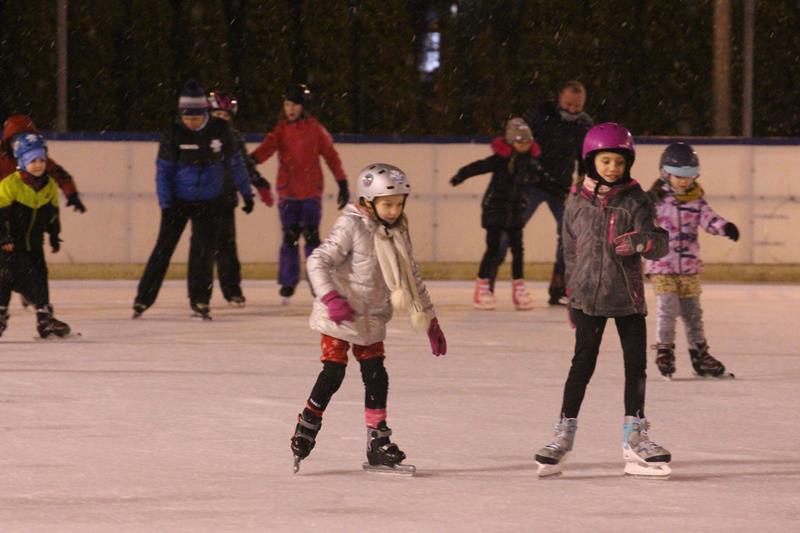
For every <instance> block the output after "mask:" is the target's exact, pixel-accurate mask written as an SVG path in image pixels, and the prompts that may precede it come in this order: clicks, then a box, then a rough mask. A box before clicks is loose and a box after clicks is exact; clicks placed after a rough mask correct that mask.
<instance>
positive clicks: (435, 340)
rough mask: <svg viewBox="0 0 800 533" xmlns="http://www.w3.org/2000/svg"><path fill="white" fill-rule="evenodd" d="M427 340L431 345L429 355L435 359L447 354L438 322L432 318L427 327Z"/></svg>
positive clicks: (445, 340)
mask: <svg viewBox="0 0 800 533" xmlns="http://www.w3.org/2000/svg"><path fill="white" fill-rule="evenodd" d="M428 340H429V341H430V343H431V353H432V354H433V355H435V356H436V357H439V356H440V355H445V354H446V353H447V339H445V338H444V333H443V332H442V328H441V327H439V320H438V319H437V318H434V319H433V320H431V324H430V325H429V326H428Z"/></svg>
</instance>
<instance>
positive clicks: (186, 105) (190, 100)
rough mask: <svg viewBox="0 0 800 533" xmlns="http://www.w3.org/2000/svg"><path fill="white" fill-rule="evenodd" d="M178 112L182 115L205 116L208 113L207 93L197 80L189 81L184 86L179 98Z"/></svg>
mask: <svg viewBox="0 0 800 533" xmlns="http://www.w3.org/2000/svg"><path fill="white" fill-rule="evenodd" d="M178 112H179V113H180V114H181V115H205V114H206V113H207V112H208V98H206V92H205V91H204V90H203V88H202V87H200V84H199V83H197V81H196V80H189V81H187V82H186V84H185V85H184V86H183V89H182V90H181V95H180V97H179V98H178Z"/></svg>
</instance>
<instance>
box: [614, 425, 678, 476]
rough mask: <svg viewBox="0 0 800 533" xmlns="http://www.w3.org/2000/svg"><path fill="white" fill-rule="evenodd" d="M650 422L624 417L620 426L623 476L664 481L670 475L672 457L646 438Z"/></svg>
mask: <svg viewBox="0 0 800 533" xmlns="http://www.w3.org/2000/svg"><path fill="white" fill-rule="evenodd" d="M649 427H650V422H648V421H647V419H646V418H639V417H637V416H626V417H625V421H624V425H623V426H622V458H623V459H625V474H626V475H629V476H635V477H652V478H656V479H658V478H660V479H666V478H667V477H669V475H670V474H671V473H672V470H671V469H670V467H669V465H668V464H667V463H669V462H670V461H671V460H672V455H671V454H670V453H669V452H668V451H667V450H666V449H665V448H663V447H662V446H659V445H658V444H656V443H655V442H653V441H651V440H650V438H649V437H648V436H647V430H648V428H649Z"/></svg>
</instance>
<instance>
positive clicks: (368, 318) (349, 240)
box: [306, 204, 436, 346]
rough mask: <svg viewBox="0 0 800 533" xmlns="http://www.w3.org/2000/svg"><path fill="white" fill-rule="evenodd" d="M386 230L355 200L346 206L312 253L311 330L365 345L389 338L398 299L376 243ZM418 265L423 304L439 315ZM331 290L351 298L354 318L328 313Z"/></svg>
mask: <svg viewBox="0 0 800 533" xmlns="http://www.w3.org/2000/svg"><path fill="white" fill-rule="evenodd" d="M382 229H383V226H382V225H381V224H379V223H377V222H375V221H374V220H373V219H372V218H371V217H370V215H369V214H367V213H365V212H363V211H362V210H360V209H359V208H357V207H356V206H354V205H352V204H350V205H348V206H347V207H345V208H344V210H342V215H341V216H340V217H339V219H338V220H337V221H336V223H335V224H334V225H333V228H332V229H331V232H330V234H328V237H327V238H326V239H325V241H323V243H322V244H321V245H320V246H318V247H317V248H316V249H315V250H314V252H313V253H312V254H311V255H310V256H309V257H308V260H307V261H306V269H307V270H308V279H309V280H310V282H311V286H312V287H313V289H314V293H315V294H316V299H315V300H314V307H313V309H312V311H311V317H310V318H309V325H310V326H311V329H313V330H314V331H319V332H320V333H323V334H325V335H328V336H331V337H335V338H337V339H341V340H344V341H347V342H349V343H352V344H359V345H362V346H367V345H370V344H374V343H376V342H379V341H382V340H383V339H384V338H386V324H387V323H388V322H389V320H390V319H391V318H392V303H391V301H390V299H389V289H388V287H387V286H386V282H384V280H383V274H382V273H381V267H380V265H379V264H378V257H377V255H376V254H375V245H374V238H375V232H377V231H381V230H382ZM409 241H410V240H409ZM412 270H413V272H414V279H415V280H416V282H417V290H418V291H419V296H420V299H421V300H422V305H423V309H424V311H425V313H426V314H427V315H428V317H429V318H431V319H433V318H434V317H435V316H436V314H435V312H434V309H433V304H432V303H431V298H430V295H429V294H428V290H427V289H426V288H425V284H424V283H423V282H422V277H421V276H420V272H419V266H418V265H417V263H416V261H414V260H413V259H412ZM330 291H336V292H338V293H339V294H340V295H341V296H343V297H344V298H346V299H347V301H348V303H349V304H350V305H351V306H352V308H353V309H354V310H355V312H356V315H355V319H354V320H353V321H352V322H342V323H341V324H338V325H337V324H336V323H335V322H333V321H332V320H331V319H330V318H329V317H328V308H327V307H326V306H325V304H324V303H322V301H321V298H322V297H323V296H325V295H326V294H328V293H329V292H330Z"/></svg>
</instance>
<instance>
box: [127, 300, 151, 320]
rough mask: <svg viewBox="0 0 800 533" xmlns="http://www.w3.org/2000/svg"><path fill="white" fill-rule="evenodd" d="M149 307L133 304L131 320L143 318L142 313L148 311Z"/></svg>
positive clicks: (137, 303) (138, 303) (139, 303)
mask: <svg viewBox="0 0 800 533" xmlns="http://www.w3.org/2000/svg"><path fill="white" fill-rule="evenodd" d="M147 307H148V306H147V305H145V304H143V303H141V302H133V317H131V318H139V317H140V316H142V313H144V312H145V311H147Z"/></svg>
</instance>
